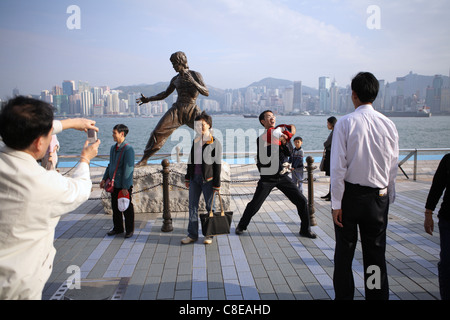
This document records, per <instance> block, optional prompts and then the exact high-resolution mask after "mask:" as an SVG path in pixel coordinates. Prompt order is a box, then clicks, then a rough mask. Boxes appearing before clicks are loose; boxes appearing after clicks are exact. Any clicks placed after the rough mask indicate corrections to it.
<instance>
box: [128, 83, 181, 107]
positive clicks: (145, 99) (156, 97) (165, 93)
mask: <svg viewBox="0 0 450 320" xmlns="http://www.w3.org/2000/svg"><path fill="white" fill-rule="evenodd" d="M174 90H175V86H174V85H173V79H172V81H170V85H169V86H168V87H167V89H166V90H165V91H163V92H160V93H158V94H157V95H154V96H152V97H145V96H144V95H143V94H142V93H141V97H140V98H137V99H136V103H139V105H143V104H144V103H147V102H150V101H159V100H164V99H165V98H167V97H168V96H170V94H171V93H172V92H173V91H174Z"/></svg>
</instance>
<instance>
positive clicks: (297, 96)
mask: <svg viewBox="0 0 450 320" xmlns="http://www.w3.org/2000/svg"><path fill="white" fill-rule="evenodd" d="M293 94H294V99H293V100H294V101H293V106H292V107H293V109H294V110H299V111H304V110H302V96H303V93H302V82H301V81H294V92H293Z"/></svg>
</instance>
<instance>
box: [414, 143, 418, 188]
mask: <svg viewBox="0 0 450 320" xmlns="http://www.w3.org/2000/svg"><path fill="white" fill-rule="evenodd" d="M414 181H417V149H416V151H414Z"/></svg>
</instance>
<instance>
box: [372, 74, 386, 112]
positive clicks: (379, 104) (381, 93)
mask: <svg viewBox="0 0 450 320" xmlns="http://www.w3.org/2000/svg"><path fill="white" fill-rule="evenodd" d="M378 83H379V85H380V89H379V90H378V95H377V98H376V99H375V101H374V102H373V107H374V109H375V110H378V111H381V110H384V97H385V93H386V86H385V85H384V80H379V81H378Z"/></svg>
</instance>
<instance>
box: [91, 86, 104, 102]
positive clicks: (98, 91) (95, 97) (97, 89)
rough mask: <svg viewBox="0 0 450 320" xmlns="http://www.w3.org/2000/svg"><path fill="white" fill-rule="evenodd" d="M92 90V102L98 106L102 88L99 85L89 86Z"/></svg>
mask: <svg viewBox="0 0 450 320" xmlns="http://www.w3.org/2000/svg"><path fill="white" fill-rule="evenodd" d="M91 92H92V99H93V100H92V104H93V105H94V106H100V100H101V98H102V89H101V88H100V87H93V88H91Z"/></svg>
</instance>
